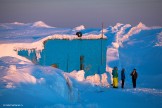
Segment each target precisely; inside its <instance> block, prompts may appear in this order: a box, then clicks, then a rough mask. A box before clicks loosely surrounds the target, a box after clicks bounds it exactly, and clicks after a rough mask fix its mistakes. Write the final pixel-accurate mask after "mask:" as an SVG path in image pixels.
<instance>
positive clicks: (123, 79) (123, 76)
mask: <svg viewBox="0 0 162 108" xmlns="http://www.w3.org/2000/svg"><path fill="white" fill-rule="evenodd" d="M121 80H122V84H121V87H122V88H124V81H125V69H124V68H123V69H122V71H121Z"/></svg>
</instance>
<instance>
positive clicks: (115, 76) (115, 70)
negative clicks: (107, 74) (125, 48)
mask: <svg viewBox="0 0 162 108" xmlns="http://www.w3.org/2000/svg"><path fill="white" fill-rule="evenodd" d="M112 75H113V87H114V88H118V68H117V67H114V68H113V70H112Z"/></svg>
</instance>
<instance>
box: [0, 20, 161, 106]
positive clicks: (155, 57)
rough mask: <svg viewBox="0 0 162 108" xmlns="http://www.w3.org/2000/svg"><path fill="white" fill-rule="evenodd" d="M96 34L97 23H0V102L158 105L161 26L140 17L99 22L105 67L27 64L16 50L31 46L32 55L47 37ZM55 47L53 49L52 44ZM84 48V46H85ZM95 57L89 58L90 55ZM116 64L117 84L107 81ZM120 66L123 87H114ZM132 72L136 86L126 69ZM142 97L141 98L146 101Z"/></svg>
mask: <svg viewBox="0 0 162 108" xmlns="http://www.w3.org/2000/svg"><path fill="white" fill-rule="evenodd" d="M76 31H81V32H83V37H82V39H100V38H101V32H102V30H101V29H98V28H96V29H85V28H84V26H83V25H81V26H79V27H76V28H74V29H69V28H57V27H51V26H48V25H47V24H45V23H44V22H42V21H38V22H35V23H27V24H25V23H19V22H14V23H1V24H0V107H7V106H10V107H13V106H19V107H24V108H29V107H30V108H34V107H36V108H65V107H69V108H108V107H115V108H121V107H125V108H130V107H131V108H137V107H138V108H145V107H147V108H153V107H156V108H161V107H162V86H161V85H162V83H161V78H162V73H161V72H162V68H161V64H162V56H161V54H162V27H156V26H155V27H147V26H146V25H144V24H143V23H141V22H140V23H139V24H138V25H137V26H135V27H132V26H131V25H130V24H121V23H117V24H116V25H115V26H109V27H107V28H104V38H107V54H106V58H107V60H106V72H105V73H103V74H100V75H99V74H95V75H92V76H87V77H85V72H84V70H79V71H77V70H74V71H72V72H70V73H66V72H63V71H62V70H59V69H56V68H53V67H50V66H40V65H36V64H33V63H32V62H31V61H29V60H28V59H26V58H24V57H21V56H19V55H18V54H17V51H19V50H27V51H28V53H30V52H31V51H32V50H36V53H37V59H39V58H40V52H41V51H42V50H43V49H44V45H43V43H44V42H45V41H47V40H49V39H69V40H72V39H80V38H79V37H77V36H76V35H75V32H76ZM56 51H57V50H56ZM87 53H88V52H87ZM94 59H95V58H94ZM114 66H117V67H118V69H119V71H118V72H119V73H118V75H119V88H118V89H114V88H112V87H111V83H112V77H111V72H112V68H113V67H114ZM122 68H125V69H126V72H125V74H126V80H125V88H124V89H121V88H120V82H121V81H120V71H121V69H122ZM134 68H136V69H137V72H138V79H137V88H135V89H133V88H132V83H131V77H130V73H131V71H132V69H134ZM146 103H147V104H146Z"/></svg>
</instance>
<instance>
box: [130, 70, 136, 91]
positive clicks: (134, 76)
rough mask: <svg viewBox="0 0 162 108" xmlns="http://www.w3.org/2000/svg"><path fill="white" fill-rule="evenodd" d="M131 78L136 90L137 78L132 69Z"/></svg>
mask: <svg viewBox="0 0 162 108" xmlns="http://www.w3.org/2000/svg"><path fill="white" fill-rule="evenodd" d="M131 76H132V83H133V88H136V80H137V77H138V74H137V71H136V69H133V71H132V73H131Z"/></svg>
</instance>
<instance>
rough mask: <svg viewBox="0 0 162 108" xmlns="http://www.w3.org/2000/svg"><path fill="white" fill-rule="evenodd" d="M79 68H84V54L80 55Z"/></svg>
mask: <svg viewBox="0 0 162 108" xmlns="http://www.w3.org/2000/svg"><path fill="white" fill-rule="evenodd" d="M80 70H84V56H80Z"/></svg>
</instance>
